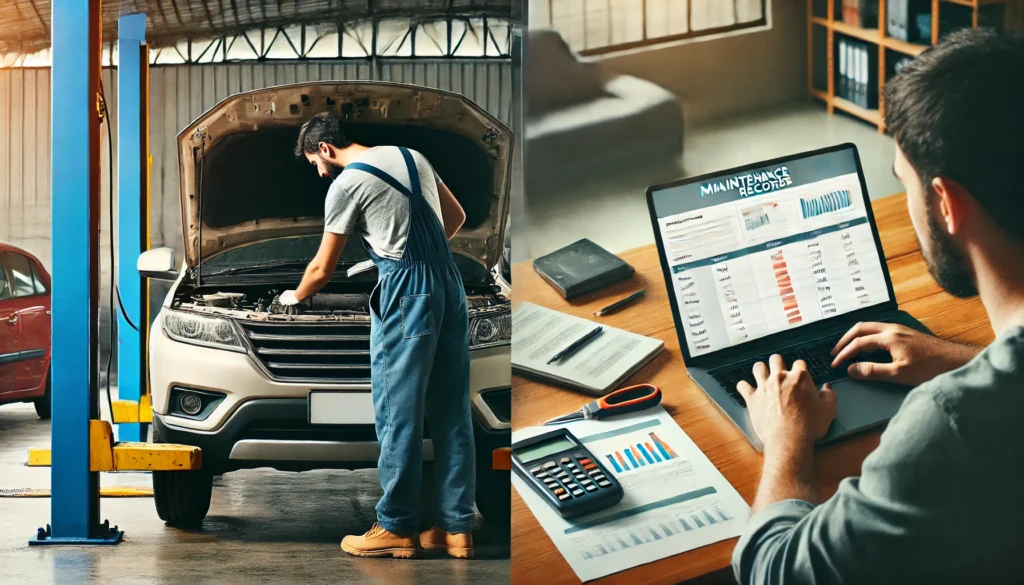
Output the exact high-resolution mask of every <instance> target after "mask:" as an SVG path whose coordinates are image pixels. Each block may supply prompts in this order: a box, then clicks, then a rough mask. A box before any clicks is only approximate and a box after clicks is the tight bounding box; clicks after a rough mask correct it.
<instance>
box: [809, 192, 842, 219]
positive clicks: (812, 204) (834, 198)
mask: <svg viewBox="0 0 1024 585" xmlns="http://www.w3.org/2000/svg"><path fill="white" fill-rule="evenodd" d="M852 205H853V200H852V199H850V192H849V191H847V190H846V189H843V190H842V191H833V192H832V193H826V194H824V195H821V196H819V197H813V198H811V199H800V213H801V214H802V215H803V217H804V219H808V218H811V217H816V216H819V215H823V214H825V213H832V212H833V211H839V210H842V209H847V208H849V207H851V206H852Z"/></svg>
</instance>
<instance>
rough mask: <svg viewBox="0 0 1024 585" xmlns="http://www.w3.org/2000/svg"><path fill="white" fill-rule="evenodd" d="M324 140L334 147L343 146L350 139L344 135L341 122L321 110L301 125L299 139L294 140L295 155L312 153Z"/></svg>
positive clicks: (349, 142)
mask: <svg viewBox="0 0 1024 585" xmlns="http://www.w3.org/2000/svg"><path fill="white" fill-rule="evenodd" d="M321 142H326V143H327V144H330V145H331V146H333V147H334V148H345V147H346V146H349V145H351V144H352V141H351V140H349V139H348V138H347V137H346V136H345V130H344V129H343V128H342V127H341V122H338V119H337V118H335V117H334V116H332V115H331V114H329V113H327V112H321V113H319V114H317V115H315V116H313V117H312V118H310V119H309V120H306V123H305V124H303V125H302V128H300V129H299V139H298V140H297V141H296V142H295V156H296V157H302V156H303V155H305V154H306V153H309V154H313V153H315V152H317V151H318V150H320V143H321Z"/></svg>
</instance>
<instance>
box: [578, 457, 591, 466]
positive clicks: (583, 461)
mask: <svg viewBox="0 0 1024 585" xmlns="http://www.w3.org/2000/svg"><path fill="white" fill-rule="evenodd" d="M591 463H593V461H591V460H590V459H587V458H586V457H584V458H583V459H580V465H590V464H591Z"/></svg>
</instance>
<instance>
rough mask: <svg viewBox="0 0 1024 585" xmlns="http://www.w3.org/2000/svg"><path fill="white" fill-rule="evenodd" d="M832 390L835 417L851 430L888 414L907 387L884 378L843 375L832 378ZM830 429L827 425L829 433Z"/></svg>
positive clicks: (870, 423)
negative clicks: (840, 378)
mask: <svg viewBox="0 0 1024 585" xmlns="http://www.w3.org/2000/svg"><path fill="white" fill-rule="evenodd" d="M832 390H833V391H835V393H836V419H837V420H838V421H839V422H840V423H842V425H843V426H844V427H846V431H848V432H855V431H858V430H860V429H862V428H865V427H869V426H872V425H874V424H877V423H879V422H882V421H886V420H889V419H890V418H892V417H893V415H895V414H896V411H898V410H899V409H900V405H901V404H903V399H904V398H905V397H906V395H907V392H910V390H911V389H910V388H908V387H906V386H899V385H896V384H890V383H887V382H866V381H864V380H854V379H851V378H847V379H845V380H839V381H838V382H834V383H833V384H832ZM846 431H844V432H846ZM832 433H833V429H831V428H830V429H829V434H830V435H832Z"/></svg>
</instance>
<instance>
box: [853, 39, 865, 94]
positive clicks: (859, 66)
mask: <svg viewBox="0 0 1024 585" xmlns="http://www.w3.org/2000/svg"><path fill="white" fill-rule="evenodd" d="M863 60H864V47H863V46H861V44H860V43H857V44H855V45H854V46H853V99H852V101H853V102H854V103H856V105H857V106H860V107H861V108H863V107H864V100H863V94H864V79H863V74H864V66H863Z"/></svg>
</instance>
